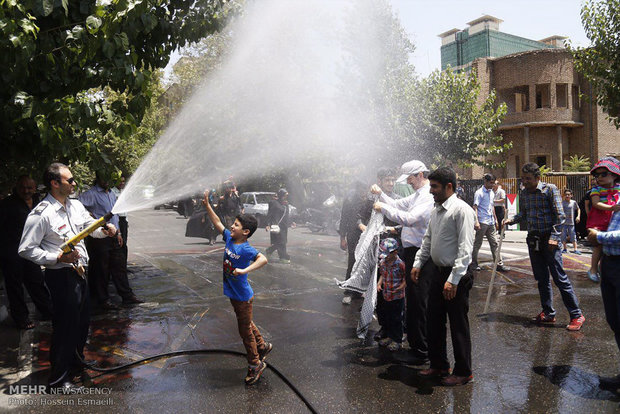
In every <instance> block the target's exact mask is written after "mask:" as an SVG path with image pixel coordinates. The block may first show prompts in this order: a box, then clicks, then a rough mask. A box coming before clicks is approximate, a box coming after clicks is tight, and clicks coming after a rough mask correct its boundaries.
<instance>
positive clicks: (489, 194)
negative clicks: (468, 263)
mask: <svg viewBox="0 0 620 414" xmlns="http://www.w3.org/2000/svg"><path fill="white" fill-rule="evenodd" d="M483 178H484V185H483V186H482V187H480V188H479V189H478V191H476V193H475V194H474V211H475V212H476V225H475V226H474V228H475V230H476V239H475V240H474V252H473V254H472V263H473V265H474V267H475V269H476V270H481V268H480V266H478V252H479V251H480V247H481V246H482V240H483V239H484V237H485V236H486V238H487V240H488V241H489V246H491V254H492V255H493V261H495V260H497V258H498V256H499V242H498V236H497V231H496V229H497V228H498V221H497V217H496V216H495V205H494V200H495V193H494V192H493V186H494V185H495V177H494V176H493V174H485V175H484V177H483ZM497 270H499V271H500V272H502V271H504V272H506V271H508V270H510V269H509V268H508V267H506V266H504V263H503V262H502V258H501V257H499V261H498V263H497Z"/></svg>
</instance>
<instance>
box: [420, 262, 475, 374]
mask: <svg viewBox="0 0 620 414" xmlns="http://www.w3.org/2000/svg"><path fill="white" fill-rule="evenodd" d="M428 263H430V266H431V268H430V269H429V271H430V273H429V274H430V277H431V283H430V291H429V299H430V300H429V302H428V358H429V359H430V361H431V368H435V369H444V370H445V369H449V368H450V362H449V361H448V353H447V346H446V333H447V328H446V321H447V319H449V320H450V334H451V336H452V348H453V349H454V370H453V371H452V373H453V374H454V375H456V376H459V377H467V376H470V375H471V374H472V371H471V336H470V331H469V317H468V315H467V314H468V312H469V291H470V290H471V287H472V286H473V284H474V275H473V273H472V272H471V267H470V268H469V269H468V270H467V273H466V274H465V276H463V277H462V278H461V280H460V281H459V284H458V287H457V290H456V296H455V297H454V299H452V300H445V299H444V297H443V287H444V284H445V283H446V281H447V280H448V276H450V272H452V268H451V267H439V266H437V265H435V264H434V263H432V260H431V259H429V261H428V262H427V264H428ZM425 267H426V266H425Z"/></svg>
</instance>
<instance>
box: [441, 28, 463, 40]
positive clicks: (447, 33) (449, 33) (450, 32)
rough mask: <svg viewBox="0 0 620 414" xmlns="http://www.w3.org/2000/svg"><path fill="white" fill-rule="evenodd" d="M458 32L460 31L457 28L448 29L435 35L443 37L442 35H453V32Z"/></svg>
mask: <svg viewBox="0 0 620 414" xmlns="http://www.w3.org/2000/svg"><path fill="white" fill-rule="evenodd" d="M458 32H460V30H459V29H450V30H448V31H447V32H443V33H440V34H438V35H437V37H441V38H444V37H447V36H450V35H453V34H454V33H458Z"/></svg>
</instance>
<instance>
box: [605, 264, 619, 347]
mask: <svg viewBox="0 0 620 414" xmlns="http://www.w3.org/2000/svg"><path fill="white" fill-rule="evenodd" d="M601 295H602V296H603V306H604V308H605V317H606V318H607V323H608V324H609V327H610V328H611V330H612V331H613V332H614V335H615V337H616V345H618V349H620V256H606V255H603V258H602V260H601Z"/></svg>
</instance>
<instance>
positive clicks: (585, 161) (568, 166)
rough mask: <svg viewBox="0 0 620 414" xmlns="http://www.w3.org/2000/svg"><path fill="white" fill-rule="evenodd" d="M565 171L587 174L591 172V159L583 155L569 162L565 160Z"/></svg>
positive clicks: (573, 157) (574, 156) (572, 158)
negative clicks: (586, 172)
mask: <svg viewBox="0 0 620 414" xmlns="http://www.w3.org/2000/svg"><path fill="white" fill-rule="evenodd" d="M562 169H563V170H564V171H569V172H585V171H590V158H588V157H586V156H583V155H573V156H571V157H570V159H568V160H564V167H563V168H562Z"/></svg>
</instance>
